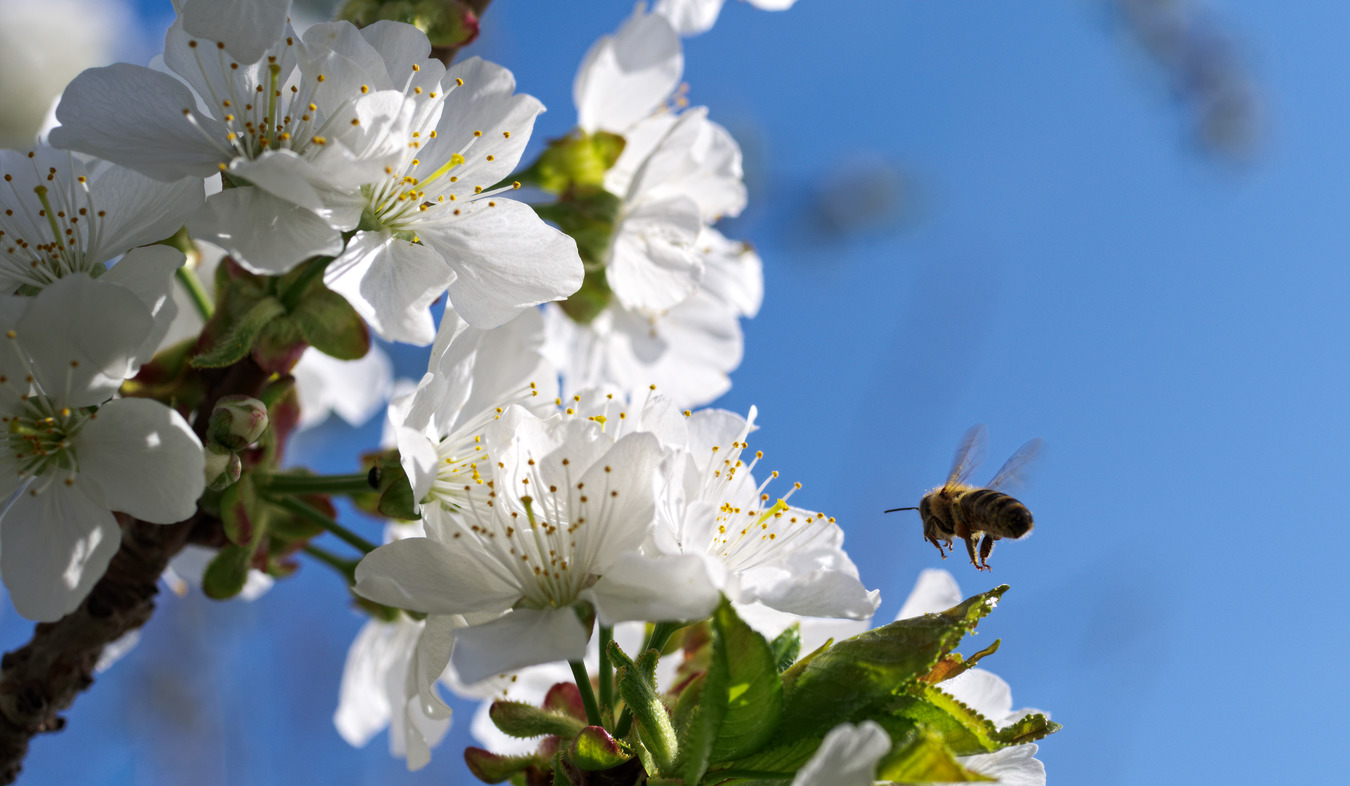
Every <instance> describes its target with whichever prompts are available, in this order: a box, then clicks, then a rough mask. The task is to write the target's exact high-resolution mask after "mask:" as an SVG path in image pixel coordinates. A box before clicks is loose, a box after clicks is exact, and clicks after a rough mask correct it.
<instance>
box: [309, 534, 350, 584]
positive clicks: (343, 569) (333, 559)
mask: <svg viewBox="0 0 1350 786" xmlns="http://www.w3.org/2000/svg"><path fill="white" fill-rule="evenodd" d="M303 549H304V552H305V553H306V554H308V555H309V556H311V557H313V558H314V559H316V560H318V561H319V562H322V563H323V564H325V565H327V566H328V567H330V568H332V569H333V570H336V571H337V572H338V573H341V574H342V576H343V578H345V579H347V584H349V585H351V584H355V583H356V560H351V559H343V558H341V557H339V556H337V555H336V554H331V553H329V552H327V551H325V550H323V549H321V548H319V547H318V546H315V545H314V544H313V543H306V544H305V545H304V546H303Z"/></svg>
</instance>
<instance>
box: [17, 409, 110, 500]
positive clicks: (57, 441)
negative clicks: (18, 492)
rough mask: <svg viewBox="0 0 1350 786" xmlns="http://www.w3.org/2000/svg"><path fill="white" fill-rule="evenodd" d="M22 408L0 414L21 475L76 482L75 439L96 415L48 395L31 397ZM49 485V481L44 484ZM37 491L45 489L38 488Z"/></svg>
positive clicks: (50, 480) (51, 480) (70, 482)
mask: <svg viewBox="0 0 1350 786" xmlns="http://www.w3.org/2000/svg"><path fill="white" fill-rule="evenodd" d="M21 401H22V404H21V407H20V408H19V411H18V412H16V413H15V414H13V415H10V416H6V417H0V423H4V424H5V425H6V427H7V431H6V442H5V450H6V451H8V452H9V454H10V456H11V457H12V458H13V460H14V464H15V465H16V466H17V467H18V472H19V475H20V476H21V477H46V478H47V479H48V480H47V481H46V482H47V483H51V482H54V481H55V480H56V479H58V478H61V479H63V480H64V482H65V484H66V485H67V486H70V485H73V484H74V482H75V476H76V475H77V474H78V473H79V469H80V468H79V461H78V459H77V457H76V456H75V451H74V449H73V447H72V444H71V442H72V440H73V439H74V438H75V436H76V435H78V434H79V433H80V430H81V429H83V428H84V426H85V424H86V423H88V422H89V421H90V420H92V419H93V418H94V417H96V415H95V414H94V413H91V412H88V411H86V410H83V409H75V410H73V409H70V408H69V407H57V406H56V405H55V404H53V403H52V402H51V400H50V399H48V398H47V397H46V396H41V395H35V396H27V397H26V398H24V399H22V400H21ZM44 485H45V484H44ZM31 491H32V492H33V493H39V492H40V491H41V489H37V488H34V489H32V490H31Z"/></svg>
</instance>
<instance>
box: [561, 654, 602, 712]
mask: <svg viewBox="0 0 1350 786" xmlns="http://www.w3.org/2000/svg"><path fill="white" fill-rule="evenodd" d="M567 665H568V666H571V667H572V678H573V679H575V680H576V681H577V690H578V691H580V692H581V703H582V704H584V705H585V706H586V722H587V723H589V724H590V725H592V726H599V725H601V724H600V708H599V707H597V706H596V704H595V691H594V690H592V689H591V675H589V674H587V673H586V664H585V663H582V662H581V661H579V660H569V661H568V662H567Z"/></svg>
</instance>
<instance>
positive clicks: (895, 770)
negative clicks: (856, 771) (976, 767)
mask: <svg viewBox="0 0 1350 786" xmlns="http://www.w3.org/2000/svg"><path fill="white" fill-rule="evenodd" d="M877 780H881V781H895V782H899V783H929V782H939V783H972V782H978V781H984V782H989V781H995V780H997V779H996V778H990V777H987V776H984V775H981V774H980V773H978V772H971V771H970V770H968V769H966V768H965V767H962V766H961V763H960V762H958V761H957V760H956V757H955V756H953V755H952V752H951V751H950V750H948V749H947V747H946V746H945V745H943V740H942V736H941V735H939V734H938V733H937V732H934V731H932V730H929V729H924V728H922V727H920V728H919V729H917V730H916V731H914V732H913V733H912V734H911V735H910V736H909V738H908V739H905V740H900V741H897V742H896V743H895V744H894V746H893V747H892V748H891V752H890V753H888V754H886V756H885V757H884V758H882V760H881V762H880V763H879V764H878V765H877Z"/></svg>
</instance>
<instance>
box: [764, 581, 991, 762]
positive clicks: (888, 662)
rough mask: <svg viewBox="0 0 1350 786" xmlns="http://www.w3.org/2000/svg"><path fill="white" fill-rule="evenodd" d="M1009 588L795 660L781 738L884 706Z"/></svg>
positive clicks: (815, 732)
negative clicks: (797, 660) (796, 661)
mask: <svg viewBox="0 0 1350 786" xmlns="http://www.w3.org/2000/svg"><path fill="white" fill-rule="evenodd" d="M1007 589H1008V587H1007V585H1004V586H1001V587H998V588H996V589H993V590H990V591H989V592H985V593H982V594H979V595H975V596H973V597H971V598H968V599H966V600H965V601H962V602H961V603H960V604H958V605H956V606H954V607H952V608H950V609H948V610H946V611H944V612H941V613H938V614H925V615H923V616H921V617H912V618H910V619H904V620H898V621H896V622H892V623H891V624H889V625H885V626H883V627H880V628H876V629H874V630H869V631H866V632H864V633H861V634H859V635H857V636H854V637H852V638H850V639H846V640H844V641H841V642H839V643H837V644H834V645H833V646H827V647H822V648H821V649H820V650H817V651H816V652H814V653H812V654H811V656H809V657H807V658H804V659H803V660H801V661H799V662H798V663H796V664H794V665H793V666H792V668H790V669H788V670H787V671H785V672H783V675H782V679H783V687H784V698H785V705H784V718H783V723H782V726H781V727H780V728H779V733H778V738H779V739H780V740H784V741H790V740H794V739H796V738H798V737H808V736H814V737H823V736H824V735H825V733H826V732H828V731H829V730H830V729H832V728H834V727H835V726H836V725H838V724H840V723H844V722H857V721H859V720H863V719H865V718H867V717H869V716H870V714H872V713H875V712H877V711H879V710H882V709H883V707H884V706H885V705H886V704H888V703H889V701H890V700H891V697H892V696H894V695H895V694H896V693H897V692H899V691H902V690H904V689H905V688H907V687H909V686H910V685H912V684H914V683H915V682H917V681H918V680H919V679H920V678H921V677H923V676H924V675H926V674H928V673H929V672H930V671H932V669H933V666H934V665H936V664H937V662H938V660H939V658H941V657H942V655H944V654H946V653H948V652H950V651H951V650H952V649H954V648H955V647H956V645H957V644H958V643H959V642H960V641H961V638H962V637H963V636H965V635H966V633H968V632H969V631H971V630H973V629H974V627H975V625H976V624H977V623H978V622H979V620H980V619H981V618H983V617H984V616H985V615H986V614H988V613H989V611H990V609H991V608H992V606H993V604H994V603H996V602H997V599H998V598H999V597H1001V596H1002V595H1003V593H1004V592H1006V591H1007Z"/></svg>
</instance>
